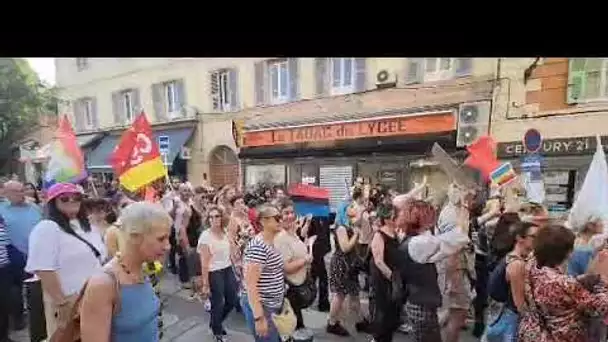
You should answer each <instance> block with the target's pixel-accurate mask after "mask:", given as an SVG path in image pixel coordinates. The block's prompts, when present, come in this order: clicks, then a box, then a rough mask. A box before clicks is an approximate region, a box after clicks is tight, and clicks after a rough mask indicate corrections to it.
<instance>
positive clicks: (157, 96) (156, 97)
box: [152, 83, 167, 121]
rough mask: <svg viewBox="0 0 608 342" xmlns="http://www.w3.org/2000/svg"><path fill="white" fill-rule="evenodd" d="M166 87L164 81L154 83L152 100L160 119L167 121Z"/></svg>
mask: <svg viewBox="0 0 608 342" xmlns="http://www.w3.org/2000/svg"><path fill="white" fill-rule="evenodd" d="M164 88H165V85H164V84H162V83H157V84H154V85H152V102H153V103H154V113H155V114H156V119H157V120H158V121H167V101H165V93H164Z"/></svg>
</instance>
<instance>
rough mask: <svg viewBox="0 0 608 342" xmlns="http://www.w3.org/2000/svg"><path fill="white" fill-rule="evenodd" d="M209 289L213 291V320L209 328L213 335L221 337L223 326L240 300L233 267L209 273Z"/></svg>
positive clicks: (211, 299)
mask: <svg viewBox="0 0 608 342" xmlns="http://www.w3.org/2000/svg"><path fill="white" fill-rule="evenodd" d="M209 289H210V290H211V298H210V301H211V320H210V322H209V326H210V327H211V331H213V335H216V336H220V335H222V332H223V330H224V327H223V326H222V324H223V322H224V320H225V319H226V317H228V314H230V311H232V309H233V308H234V307H235V305H236V301H237V300H238V296H237V290H236V278H235V276H234V272H233V271H232V267H227V268H224V269H221V270H217V271H212V272H209Z"/></svg>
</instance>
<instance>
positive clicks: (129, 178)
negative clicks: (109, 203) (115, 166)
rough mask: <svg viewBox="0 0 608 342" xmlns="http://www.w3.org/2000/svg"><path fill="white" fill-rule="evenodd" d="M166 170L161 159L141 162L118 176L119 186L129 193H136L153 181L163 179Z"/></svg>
mask: <svg viewBox="0 0 608 342" xmlns="http://www.w3.org/2000/svg"><path fill="white" fill-rule="evenodd" d="M166 173H167V170H166V169H165V165H164V164H163V161H162V159H161V158H160V157H159V158H155V159H152V160H148V161H146V162H143V163H141V164H139V165H137V166H136V167H133V168H131V169H129V170H127V171H126V172H125V173H123V174H122V175H120V177H119V179H120V184H121V185H122V186H124V187H125V188H126V189H127V190H129V191H137V190H139V189H141V188H142V187H143V186H146V185H148V184H150V183H152V182H154V181H155V180H157V179H159V178H162V177H165V174H166Z"/></svg>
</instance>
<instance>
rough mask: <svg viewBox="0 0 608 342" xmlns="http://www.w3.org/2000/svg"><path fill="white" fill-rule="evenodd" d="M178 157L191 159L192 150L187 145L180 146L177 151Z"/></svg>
mask: <svg viewBox="0 0 608 342" xmlns="http://www.w3.org/2000/svg"><path fill="white" fill-rule="evenodd" d="M179 157H180V158H181V159H184V160H189V159H192V150H191V149H190V148H189V147H186V146H182V148H181V150H180V151H179Z"/></svg>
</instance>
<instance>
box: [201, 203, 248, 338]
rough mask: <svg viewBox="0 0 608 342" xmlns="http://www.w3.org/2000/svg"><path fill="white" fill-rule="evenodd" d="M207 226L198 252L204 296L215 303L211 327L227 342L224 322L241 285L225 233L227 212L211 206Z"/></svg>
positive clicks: (212, 305)
mask: <svg viewBox="0 0 608 342" xmlns="http://www.w3.org/2000/svg"><path fill="white" fill-rule="evenodd" d="M206 225H207V227H209V229H207V230H205V231H203V233H202V234H201V236H200V238H199V240H198V248H197V249H198V253H199V254H200V265H201V269H202V272H201V274H202V276H201V281H202V286H201V294H202V295H203V297H204V298H205V299H206V298H209V299H210V301H211V320H210V323H209V325H210V326H211V330H212V332H213V335H214V337H215V340H216V341H218V342H223V341H225V338H226V330H224V327H223V322H224V320H225V319H226V317H227V316H228V314H229V313H230V312H231V311H232V309H233V308H234V307H235V305H236V301H237V298H238V297H237V283H236V277H235V276H234V271H233V270H232V261H231V259H230V239H229V237H228V234H227V233H226V231H225V230H224V213H223V212H222V210H221V209H220V208H219V207H211V208H210V209H209V215H208V216H207V222H206Z"/></svg>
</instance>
